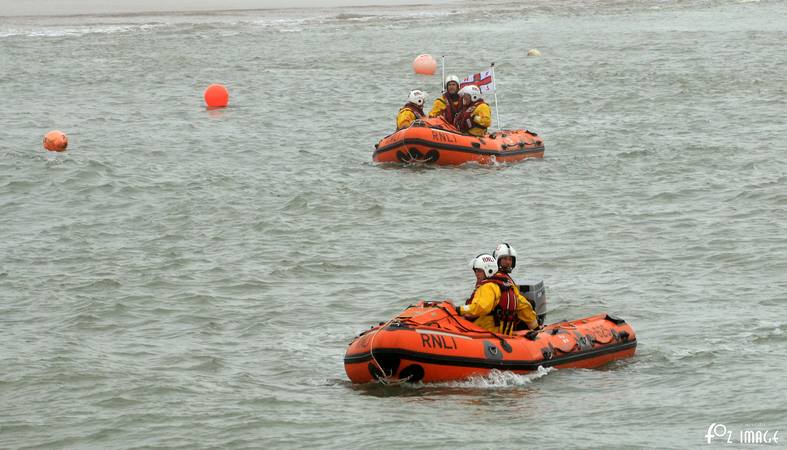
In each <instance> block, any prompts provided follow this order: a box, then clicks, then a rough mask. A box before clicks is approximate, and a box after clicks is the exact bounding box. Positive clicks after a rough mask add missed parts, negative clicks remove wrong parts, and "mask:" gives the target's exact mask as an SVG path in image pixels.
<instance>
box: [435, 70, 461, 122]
mask: <svg viewBox="0 0 787 450" xmlns="http://www.w3.org/2000/svg"><path fill="white" fill-rule="evenodd" d="M461 108H462V98H461V97H459V77H458V76H456V75H448V76H447V77H446V78H445V92H443V95H442V96H440V97H437V98H436V99H434V103H433V104H432V110H431V111H429V117H432V118H435V117H440V116H443V118H444V119H445V120H446V121H447V122H448V123H454V118H455V117H456V113H458V112H459V110H460V109H461Z"/></svg>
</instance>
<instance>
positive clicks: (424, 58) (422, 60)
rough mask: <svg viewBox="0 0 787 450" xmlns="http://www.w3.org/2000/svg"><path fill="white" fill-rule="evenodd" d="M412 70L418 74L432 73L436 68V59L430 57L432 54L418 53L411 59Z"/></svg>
mask: <svg viewBox="0 0 787 450" xmlns="http://www.w3.org/2000/svg"><path fill="white" fill-rule="evenodd" d="M413 70H414V71H415V73H417V74H419V75H434V72H435V70H437V61H435V59H434V58H432V55H427V54H423V55H418V56H417V57H416V58H415V59H414V60H413Z"/></svg>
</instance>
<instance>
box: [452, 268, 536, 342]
mask: <svg viewBox="0 0 787 450" xmlns="http://www.w3.org/2000/svg"><path fill="white" fill-rule="evenodd" d="M470 267H472V269H473V272H475V276H476V287H475V290H474V291H473V295H472V296H471V297H470V299H469V300H468V301H467V302H466V303H465V304H464V305H462V306H460V307H458V308H457V312H458V313H459V314H461V315H462V316H463V317H464V318H465V319H467V320H471V321H473V323H475V324H476V325H478V326H479V327H481V328H483V329H485V330H488V331H492V332H495V333H502V334H511V333H513V331H514V329H515V328H516V326H517V324H518V323H519V322H520V321H521V322H523V323H524V324H525V325H527V327H528V328H529V329H531V330H534V329H536V328H538V319H537V317H536V313H535V311H533V307H532V306H531V305H530V302H528V301H527V299H526V298H525V297H523V296H522V294H520V293H519V288H518V287H517V285H516V284H515V283H513V281H512V280H511V277H509V276H508V275H507V274H505V273H503V272H501V271H499V270H498V266H497V261H496V260H495V257H494V256H492V255H488V254H483V255H478V256H477V257H475V258H474V259H473V260H472V261H471V263H470Z"/></svg>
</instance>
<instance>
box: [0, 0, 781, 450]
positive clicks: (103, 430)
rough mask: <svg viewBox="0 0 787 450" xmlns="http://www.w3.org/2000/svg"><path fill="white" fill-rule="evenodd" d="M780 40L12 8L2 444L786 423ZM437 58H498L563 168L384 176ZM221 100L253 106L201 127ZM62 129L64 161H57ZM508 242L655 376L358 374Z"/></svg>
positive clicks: (618, 369)
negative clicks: (359, 354) (632, 349)
mask: <svg viewBox="0 0 787 450" xmlns="http://www.w3.org/2000/svg"><path fill="white" fill-rule="evenodd" d="M785 24H787V6H785V3H783V2H779V1H760V2H756V1H755V2H734V1H675V2H673V1H663V2H657V3H656V2H646V1H637V0H621V1H616V2H592V3H585V2H580V1H576V2H572V1H559V2H553V1H546V0H544V1H537V2H532V3H529V4H527V5H522V4H520V3H518V2H511V3H496V4H495V3H491V4H490V3H484V5H483V6H478V5H477V4H472V5H471V4H457V5H455V6H451V7H447V8H445V7H444V8H440V7H428V6H420V7H410V8H403V7H396V8H380V7H375V8H354V9H336V10H331V9H313V10H278V11H244V12H219V13H200V14H186V13H178V14H174V13H173V14H158V15H128V16H122V15H121V16H78V17H70V18H53V17H40V18H10V17H4V18H0V63H1V64H0V98H2V100H3V102H2V104H0V336H2V345H0V358H1V359H2V364H1V365H0V447H2V448H102V449H121V448H152V447H158V448H188V449H195V448H227V449H231V448H280V447H309V446H319V447H332V448H373V447H384V448H391V447H413V448H445V447H456V448H495V449H498V448H514V447H539V448H567V447H595V448H601V447H605V448H609V447H627V448H628V447H648V448H650V447H667V448H697V447H699V446H703V445H707V444H706V441H705V438H704V435H705V434H706V432H707V429H708V427H709V425H710V424H712V423H722V424H725V425H726V426H727V427H728V428H729V429H730V430H738V429H743V428H745V427H750V428H751V427H755V428H756V427H759V428H760V429H770V430H771V431H773V430H781V432H782V433H787V412H785V409H786V408H785V392H786V391H787V389H786V388H787V383H785V381H784V372H785V370H786V369H787V363H786V362H785V361H787V358H786V357H787V350H785V344H786V343H787V334H786V332H787V314H786V313H787V311H786V308H785V304H786V302H787V293H786V292H787V225H786V224H787V221H785V211H786V210H787V175H786V171H787V163H786V162H785V151H787V139H785V122H786V121H785V117H786V116H787V108H785V98H787V83H785V73H786V72H787V52H785V42H787V27H785ZM530 48H538V49H540V50H541V51H542V53H543V55H544V56H543V57H541V58H526V57H525V54H526V52H527V50H528V49H530ZM421 52H429V53H432V54H435V55H441V54H446V55H449V58H448V68H449V72H456V73H458V74H460V75H462V76H464V75H466V74H469V73H472V72H473V71H476V70H482V69H484V67H485V66H486V64H487V63H488V62H490V61H496V62H497V64H498V69H497V75H498V87H499V97H500V102H499V110H500V116H501V119H502V122H503V125H504V126H506V127H526V128H529V129H531V130H536V131H538V132H539V133H540V135H541V136H542V137H543V138H544V139H545V141H546V146H547V152H546V157H545V159H544V160H542V161H530V162H525V163H522V164H518V165H511V166H501V167H492V168H487V167H477V166H472V167H461V168H453V169H407V168H395V169H389V168H383V167H379V166H376V165H374V164H372V163H371V151H372V146H373V144H374V143H375V142H376V141H377V140H378V139H379V138H381V137H382V136H384V135H385V134H387V133H389V132H390V131H391V129H392V128H393V125H394V114H395V112H396V110H397V109H398V107H399V106H400V105H401V104H402V103H403V100H404V98H405V96H406V93H407V91H408V90H409V89H410V88H425V89H426V90H428V91H429V93H430V98H433V96H434V95H435V94H437V91H438V85H439V81H438V80H437V78H436V77H431V78H423V77H416V76H415V75H412V74H411V70H410V67H409V64H410V61H411V60H412V58H413V57H414V56H415V55H416V54H418V53H421ZM211 82H222V83H225V84H226V85H227V86H228V87H229V89H230V91H231V100H230V101H231V106H230V107H229V108H228V109H226V110H224V111H220V112H207V111H206V110H205V109H204V108H203V106H202V99H201V93H202V90H203V89H204V87H205V86H206V85H207V84H208V83H211ZM54 128H58V129H62V130H64V131H66V132H67V133H68V134H69V136H70V138H71V143H70V149H69V151H68V152H67V153H66V154H64V155H57V156H53V155H51V154H45V152H44V151H43V150H42V149H41V148H40V147H41V144H40V140H41V136H42V135H43V133H44V132H46V131H47V130H50V129H54ZM499 241H506V242H510V243H511V244H512V245H514V246H515V247H516V248H517V249H518V251H519V253H520V257H519V261H520V263H519V266H520V267H518V268H517V271H516V272H515V273H514V275H515V278H524V277H543V279H544V280H545V283H546V285H547V286H548V296H549V299H550V313H549V319H552V320H558V319H571V318H577V317H581V316H585V315H590V314H593V313H597V312H600V311H610V312H614V313H616V314H618V315H620V316H622V317H624V318H626V319H628V320H629V321H630V322H631V323H632V324H633V326H634V328H635V329H636V330H637V332H638V336H639V342H640V344H639V349H638V354H637V356H636V357H634V358H632V359H630V360H627V361H623V362H619V363H616V364H613V365H611V366H610V367H608V368H606V369H604V370H594V371H589V370H552V371H548V372H546V371H545V372H540V373H537V374H534V375H530V376H514V375H510V374H498V375H495V376H492V377H489V378H484V379H478V380H471V381H467V382H459V383H450V384H444V385H437V386H423V385H415V386H407V387H385V386H360V387H356V386H352V385H351V384H350V383H349V382H348V381H347V379H346V376H345V374H344V370H343V366H342V356H343V354H344V351H345V348H346V346H347V344H348V343H349V342H350V340H351V339H352V338H353V337H354V336H355V335H356V334H357V333H358V332H359V331H361V330H363V329H366V328H368V326H369V325H370V324H372V323H376V322H377V321H379V320H385V319H387V318H390V317H391V316H392V315H394V314H395V313H397V312H399V311H401V310H402V309H403V308H404V307H405V306H407V305H408V304H410V303H412V302H415V301H417V300H418V299H422V298H426V299H439V298H445V297H450V298H454V299H459V298H464V297H465V296H466V295H467V294H468V293H469V291H470V289H471V285H472V273H471V272H470V271H469V269H468V268H467V262H468V260H469V259H470V258H471V257H472V256H475V255H476V254H478V253H480V252H482V251H490V250H491V249H492V248H493V246H494V245H495V244H496V243H497V242H499ZM785 438H787V436H785ZM716 442H717V443H718V442H719V440H718V439H717V440H716ZM718 445H720V444H718ZM779 445H783V444H779ZM739 447H740V446H739Z"/></svg>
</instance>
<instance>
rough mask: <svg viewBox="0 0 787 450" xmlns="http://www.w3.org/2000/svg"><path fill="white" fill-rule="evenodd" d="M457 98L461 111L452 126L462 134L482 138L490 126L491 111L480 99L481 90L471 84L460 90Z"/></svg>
mask: <svg viewBox="0 0 787 450" xmlns="http://www.w3.org/2000/svg"><path fill="white" fill-rule="evenodd" d="M459 96H460V97H462V105H463V109H462V111H461V112H459V113H458V114H457V115H456V118H455V119H454V126H456V128H458V129H459V131H461V132H462V133H465V134H470V135H473V136H477V137H483V136H484V135H486V129H487V128H489V126H490V125H492V109H491V108H490V107H489V105H488V104H486V102H484V99H483V98H481V89H479V88H478V86H476V85H474V84H471V85H469V86H465V87H463V88H462V89H460V90H459Z"/></svg>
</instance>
